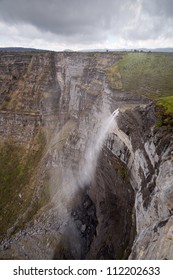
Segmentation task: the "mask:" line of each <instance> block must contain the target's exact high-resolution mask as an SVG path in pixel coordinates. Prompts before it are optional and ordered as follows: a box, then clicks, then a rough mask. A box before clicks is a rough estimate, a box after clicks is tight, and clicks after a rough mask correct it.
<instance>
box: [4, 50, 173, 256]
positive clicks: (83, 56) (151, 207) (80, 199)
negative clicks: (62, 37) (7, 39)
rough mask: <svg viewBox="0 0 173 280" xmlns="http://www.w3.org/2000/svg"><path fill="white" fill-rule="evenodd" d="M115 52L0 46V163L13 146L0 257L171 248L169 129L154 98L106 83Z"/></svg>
mask: <svg viewBox="0 0 173 280" xmlns="http://www.w3.org/2000/svg"><path fill="white" fill-rule="evenodd" d="M123 55H124V54H123V53H121V54H118V53H94V54H93V53H88V54H87V53H51V52H47V53H40V54H39V53H32V54H31V53H30V54H29V53H28V54H21V53H17V54H15V55H14V54H9V53H8V54H1V55H0V85H1V97H0V105H1V112H0V141H1V143H0V147H2V149H1V153H2V154H3V150H4V148H3V147H6V146H4V145H7V144H6V143H7V142H8V141H9V140H10V146H9V143H8V145H7V147H8V149H7V148H6V151H7V152H6V154H5V156H4V157H3V162H2V164H6V162H11V161H14V158H15V157H16V153H15V152H13V153H12V155H13V156H12V157H9V155H8V151H10V150H9V147H11V148H10V149H12V151H15V149H14V147H20V148H21V150H20V152H19V159H18V160H17V161H16V163H15V164H14V165H13V164H9V167H10V168H11V169H12V172H13V176H14V175H15V176H16V178H17V179H16V182H17V183H16V184H15V187H14V188H13V189H12V187H11V186H12V185H13V184H12V180H14V177H13V176H11V177H10V176H8V172H7V171H8V170H7V171H6V173H2V174H1V188H2V197H1V201H0V202H1V205H2V207H1V213H2V215H1V223H2V224H4V227H3V229H2V230H1V234H0V235H1V245H0V258H2V259H3V258H10V259H11V258H12V259H124V258H125V259H127V258H130V259H163V258H164V259H165V258H166V259H172V258H173V255H172V252H173V250H172V225H173V224H172V208H173V197H172V195H173V191H172V188H173V187H172V158H171V157H172V154H171V152H172V135H171V134H170V132H169V131H167V129H166V128H159V129H158V128H157V127H156V115H155V106H154V104H152V103H151V102H150V101H148V100H146V99H145V98H143V97H140V96H137V95H134V94H130V93H127V92H125V91H123V90H122V89H121V88H120V89H116V90H115V89H114V90H113V89H111V88H110V86H109V82H108V80H107V69H108V68H109V67H110V66H112V65H113V64H115V63H117V62H118V61H119V60H120V59H121V58H122V56H123ZM119 79H120V77H119ZM118 107H119V108H120V113H119V115H118V118H117V119H116V120H115V121H114V122H113V125H112V127H111V129H110V131H109V133H108V135H107V138H106V139H105V142H104V145H103V146H102V149H101V150H100V152H99V153H98V150H97V149H96V147H95V146H96V144H97V143H98V141H97V138H98V135H100V134H99V131H100V127H101V125H102V124H103V123H104V121H105V119H107V117H108V116H109V115H110V114H111V112H113V111H114V110H115V109H116V108H118ZM24 151H26V152H25V153H24ZM31 159H32V160H31ZM29 170H30V171H29ZM10 180H11V181H10ZM8 192H9V193H10V192H12V196H13V195H14V197H17V199H16V200H15V201H16V202H15V201H14V203H13V204H14V205H13V206H12V205H11V198H9V197H10V196H9V195H8ZM12 196H11V197H12ZM4 205H6V206H5V208H3V207H4ZM21 205H22V207H21ZM13 207H14V209H16V210H15V212H14V211H13ZM4 209H5V212H3V211H4ZM8 217H10V219H9V218H8ZM8 219H9V221H8ZM33 248H34V250H33ZM158 248H159V249H158Z"/></svg>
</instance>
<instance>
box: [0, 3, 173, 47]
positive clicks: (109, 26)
mask: <svg viewBox="0 0 173 280" xmlns="http://www.w3.org/2000/svg"><path fill="white" fill-rule="evenodd" d="M0 22H3V23H6V24H8V25H11V26H14V25H15V26H18V28H19V29H20V26H22V25H23V26H24V25H32V26H33V27H34V28H36V29H37V30H38V31H39V32H40V36H41V34H45V33H46V34H48V33H51V34H52V35H53V36H55V37H57V38H58V39H59V40H61V41H63V42H72V43H74V42H75V43H79V42H80V43H83V44H85V43H87V44H89V43H95V42H97V41H98V42H100V43H101V42H104V41H109V39H110V38H111V41H113V40H114V41H115V44H116V42H117V41H118V40H131V41H133V40H134V41H137V40H144V41H145V40H148V39H157V38H160V37H162V38H167V37H169V38H173V31H172V30H173V28H172V26H173V1H172V0H0ZM22 32H23V31H22ZM35 34H36V33H35ZM26 36H27V34H26ZM44 38H45V35H44Z"/></svg>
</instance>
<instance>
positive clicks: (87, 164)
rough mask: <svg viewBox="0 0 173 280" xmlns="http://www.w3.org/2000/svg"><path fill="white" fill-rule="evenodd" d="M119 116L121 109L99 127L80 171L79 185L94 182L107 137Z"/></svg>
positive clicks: (86, 152)
mask: <svg viewBox="0 0 173 280" xmlns="http://www.w3.org/2000/svg"><path fill="white" fill-rule="evenodd" d="M118 114H119V108H118V109H117V110H115V111H114V112H113V113H112V114H111V116H109V117H108V118H107V119H106V120H105V121H104V122H103V123H102V124H101V126H100V127H99V129H98V131H97V133H96V134H95V135H94V136H93V138H92V139H91V141H90V144H89V146H88V147H87V149H86V151H85V155H84V160H83V163H82V166H81V168H80V171H79V185H80V186H86V185H88V184H90V182H91V181H92V179H93V177H94V174H95V169H96V166H97V160H98V157H99V154H100V151H101V149H102V146H103V144H104V141H105V139H106V136H107V134H108V132H109V130H110V128H111V127H112V125H113V123H114V121H115V118H116V117H117V116H118Z"/></svg>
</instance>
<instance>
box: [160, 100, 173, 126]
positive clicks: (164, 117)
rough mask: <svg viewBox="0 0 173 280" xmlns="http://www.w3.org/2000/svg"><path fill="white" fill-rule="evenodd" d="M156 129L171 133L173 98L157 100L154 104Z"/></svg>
mask: <svg viewBox="0 0 173 280" xmlns="http://www.w3.org/2000/svg"><path fill="white" fill-rule="evenodd" d="M156 114H157V116H158V121H157V124H156V125H157V127H166V128H167V129H168V130H170V131H173V96H166V97H161V98H158V100H157V103H156Z"/></svg>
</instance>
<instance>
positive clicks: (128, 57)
mask: <svg viewBox="0 0 173 280" xmlns="http://www.w3.org/2000/svg"><path fill="white" fill-rule="evenodd" d="M107 73H108V75H107V77H108V80H109V82H110V86H111V87H112V88H114V89H116V88H117V87H116V86H117V80H119V83H118V84H120V82H121V83H122V89H124V90H126V91H128V92H132V93H135V94H138V95H144V96H147V97H149V98H157V97H161V96H169V95H173V54H170V53H166V54H165V53H163V54H162V53H128V54H125V55H124V56H123V58H122V59H121V60H120V61H119V62H118V63H117V64H115V65H113V66H111V67H110V68H109V69H108V72H107Z"/></svg>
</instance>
